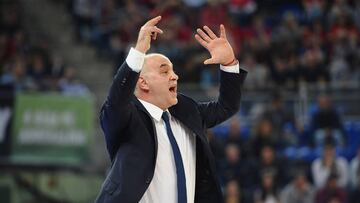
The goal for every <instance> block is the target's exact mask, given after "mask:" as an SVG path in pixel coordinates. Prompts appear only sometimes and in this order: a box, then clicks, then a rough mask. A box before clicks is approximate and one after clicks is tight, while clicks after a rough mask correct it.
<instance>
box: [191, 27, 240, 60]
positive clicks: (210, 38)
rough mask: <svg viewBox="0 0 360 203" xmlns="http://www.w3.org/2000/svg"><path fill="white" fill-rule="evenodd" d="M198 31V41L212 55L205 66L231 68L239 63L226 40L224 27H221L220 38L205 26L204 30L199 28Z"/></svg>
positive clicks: (196, 35)
mask: <svg viewBox="0 0 360 203" xmlns="http://www.w3.org/2000/svg"><path fill="white" fill-rule="evenodd" d="M196 31H197V34H195V38H196V40H197V41H198V42H199V43H200V44H201V45H202V46H203V47H205V48H206V49H207V50H208V51H209V52H210V55H211V58H209V59H206V60H205V61H204V64H221V65H226V66H230V65H235V64H237V63H238V61H237V60H236V58H235V54H234V51H233V49H232V47H231V45H230V43H229V41H228V40H227V38H226V33H225V27H224V25H220V37H217V36H216V35H215V34H214V32H213V31H212V30H211V29H210V28H209V27H208V26H204V27H203V30H202V29H200V28H198V29H197V30H196Z"/></svg>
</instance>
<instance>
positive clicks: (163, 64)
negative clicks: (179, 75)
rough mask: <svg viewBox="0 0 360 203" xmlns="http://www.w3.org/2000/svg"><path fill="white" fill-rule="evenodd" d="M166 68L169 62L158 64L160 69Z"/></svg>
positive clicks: (168, 66)
mask: <svg viewBox="0 0 360 203" xmlns="http://www.w3.org/2000/svg"><path fill="white" fill-rule="evenodd" d="M168 68H170V65H169V64H166V63H162V64H161V65H160V69H168Z"/></svg>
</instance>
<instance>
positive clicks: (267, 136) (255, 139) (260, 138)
mask: <svg viewBox="0 0 360 203" xmlns="http://www.w3.org/2000/svg"><path fill="white" fill-rule="evenodd" d="M277 138H278V137H277V136H276V135H275V134H274V130H273V125H272V123H271V121H270V120H267V119H263V120H262V121H260V123H259V124H258V125H257V126H256V128H255V130H254V134H253V136H252V137H251V140H250V143H249V144H250V149H251V150H252V155H254V156H255V157H260V153H261V150H262V148H263V147H264V146H268V145H271V146H273V147H277V146H278V142H279V140H278V139H277Z"/></svg>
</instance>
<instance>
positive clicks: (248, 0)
mask: <svg viewBox="0 0 360 203" xmlns="http://www.w3.org/2000/svg"><path fill="white" fill-rule="evenodd" d="M228 7H229V11H230V14H231V15H232V16H233V18H236V19H237V23H238V24H240V25H242V26H244V25H247V24H248V23H249V21H250V18H251V16H252V14H253V13H254V12H255V11H256V8H257V5H256V1H255V0H229V5H228Z"/></svg>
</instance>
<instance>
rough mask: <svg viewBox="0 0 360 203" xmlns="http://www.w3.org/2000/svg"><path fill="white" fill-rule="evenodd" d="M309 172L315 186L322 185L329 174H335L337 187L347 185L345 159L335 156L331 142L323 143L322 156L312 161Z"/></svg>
mask: <svg viewBox="0 0 360 203" xmlns="http://www.w3.org/2000/svg"><path fill="white" fill-rule="evenodd" d="M311 172H312V177H313V179H314V184H315V186H316V188H322V187H324V186H325V185H326V182H327V181H328V179H329V177H330V176H331V175H336V178H337V181H336V184H337V185H338V186H339V187H343V188H345V187H347V185H348V180H349V179H348V178H349V166H348V163H347V161H346V159H344V158H342V157H338V156H336V151H335V146H334V143H333V142H330V141H329V142H327V143H325V146H324V149H323V154H322V157H321V158H317V159H316V160H314V161H313V163H312V165H311ZM330 182H331V181H330Z"/></svg>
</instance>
